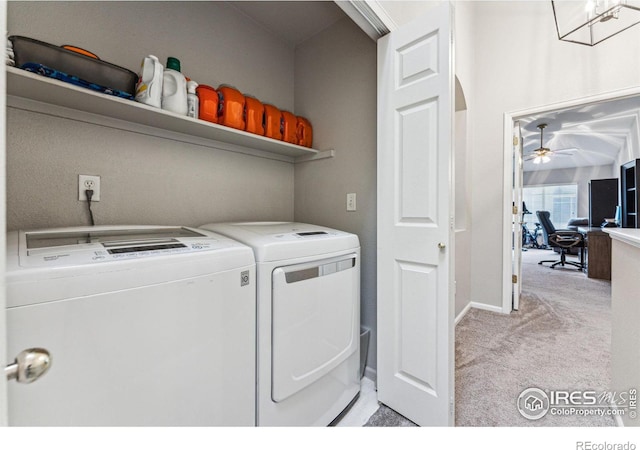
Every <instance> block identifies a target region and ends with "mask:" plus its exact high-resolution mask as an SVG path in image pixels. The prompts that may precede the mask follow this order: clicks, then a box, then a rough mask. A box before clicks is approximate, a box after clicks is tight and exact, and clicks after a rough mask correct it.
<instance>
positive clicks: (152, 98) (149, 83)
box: [136, 55, 163, 108]
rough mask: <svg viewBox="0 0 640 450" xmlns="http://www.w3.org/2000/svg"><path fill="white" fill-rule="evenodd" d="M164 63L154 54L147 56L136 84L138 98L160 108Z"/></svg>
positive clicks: (141, 101)
mask: <svg viewBox="0 0 640 450" xmlns="http://www.w3.org/2000/svg"><path fill="white" fill-rule="evenodd" d="M162 70H163V67H162V64H160V60H158V58H156V57H155V56H153V55H149V56H145V57H144V59H143V60H142V64H141V65H140V76H139V77H138V83H137V84H136V100H137V101H139V102H140V103H144V104H147V105H151V106H155V107H156V108H160V107H161V105H162Z"/></svg>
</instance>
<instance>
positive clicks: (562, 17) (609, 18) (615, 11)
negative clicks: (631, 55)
mask: <svg viewBox="0 0 640 450" xmlns="http://www.w3.org/2000/svg"><path fill="white" fill-rule="evenodd" d="M551 6H552V7H553V17H554V19H555V21H556V31H557V32H558V39H560V40H562V41H567V42H575V43H576V44H583V45H589V46H594V45H596V44H598V43H600V42H602V41H604V40H605V39H609V38H610V37H612V36H615V35H616V34H618V33H620V32H622V31H624V30H626V29H627V28H631V27H632V26H634V25H636V24H638V23H640V0H586V1H567V0H559V1H553V0H552V1H551Z"/></svg>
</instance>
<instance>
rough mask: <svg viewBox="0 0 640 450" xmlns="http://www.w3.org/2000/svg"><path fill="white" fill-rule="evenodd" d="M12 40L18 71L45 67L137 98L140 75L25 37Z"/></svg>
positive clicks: (14, 37)
mask: <svg viewBox="0 0 640 450" xmlns="http://www.w3.org/2000/svg"><path fill="white" fill-rule="evenodd" d="M9 40H11V43H12V44H13V52H14V54H15V62H16V67H18V68H21V67H22V66H23V65H24V64H26V63H36V64H42V65H43V66H46V67H49V68H51V69H55V70H58V71H60V72H64V73H66V74H69V75H74V76H76V77H78V78H81V79H83V80H86V81H88V82H90V83H95V84H98V85H101V86H105V87H108V88H112V89H117V90H120V91H123V92H126V93H129V94H131V95H135V91H136V82H137V81H138V75H137V74H136V73H135V72H132V71H130V70H128V69H125V68H124V67H120V66H116V65H115V64H111V63H108V62H106V61H102V60H99V59H95V58H91V57H89V56H85V55H82V54H80V53H77V52H73V51H71V50H67V49H64V48H62V47H58V46H56V45H52V44H48V43H46V42H42V41H38V40H36V39H31V38H28V37H24V36H9Z"/></svg>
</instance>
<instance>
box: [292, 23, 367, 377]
mask: <svg viewBox="0 0 640 450" xmlns="http://www.w3.org/2000/svg"><path fill="white" fill-rule="evenodd" d="M295 67H296V71H295V79H296V86H295V108H296V111H297V112H298V113H299V114H302V115H308V116H309V117H312V118H313V126H314V147H316V148H319V149H329V148H333V149H335V151H336V156H335V158H332V159H326V160H320V161H314V162H309V163H304V164H297V165H296V169H295V196H294V198H295V218H296V220H298V221H302V222H311V223H318V224H322V225H325V226H329V227H333V228H338V229H342V230H345V231H349V232H352V233H355V234H357V235H358V236H359V238H360V245H361V248H362V266H361V267H362V278H361V292H362V302H361V318H362V323H363V325H365V326H367V327H369V328H371V329H372V334H371V344H370V346H369V354H368V362H367V365H368V366H369V367H373V368H375V367H376V345H375V339H376V335H375V330H376V101H377V100H376V95H377V89H376V73H377V72H376V44H375V42H373V41H372V40H371V39H369V37H367V35H365V34H364V32H362V31H361V30H360V29H359V28H358V27H357V26H356V25H355V24H353V23H352V22H351V21H350V20H349V19H346V18H345V19H343V20H341V21H339V22H337V23H336V24H334V25H333V26H331V27H329V28H328V29H326V30H325V31H323V32H322V33H320V34H318V35H316V36H314V37H312V38H311V39H309V40H307V41H306V42H304V43H303V44H301V45H299V46H298V48H297V49H296V66H295ZM350 192H355V193H356V194H357V211H355V212H347V211H346V194H347V193H350Z"/></svg>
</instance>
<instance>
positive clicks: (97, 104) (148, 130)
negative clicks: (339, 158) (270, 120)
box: [7, 67, 334, 162]
mask: <svg viewBox="0 0 640 450" xmlns="http://www.w3.org/2000/svg"><path fill="white" fill-rule="evenodd" d="M7 95H8V97H7V104H8V106H13V107H16V108H20V109H25V110H30V111H36V112H41V113H45V114H51V115H56V116H61V117H66V118H70V119H74V120H80V121H83V122H89V123H95V124H98V125H103V126H108V127H112V128H118V129H123V130H127V131H132V132H140V133H144V134H151V135H154V136H158V137H164V138H168V139H174V140H179V141H182V142H190V143H194V144H198V145H205V146H208V147H213V148H220V149H222V150H229V151H235V152H238V153H245V154H250V155H253V156H259V157H264V158H269V159H276V160H279V161H286V162H296V160H298V159H299V160H300V162H302V161H309V160H316V159H321V158H330V157H332V156H334V151H333V150H330V151H324V152H320V151H318V150H315V149H312V148H307V147H302V146H299V145H294V144H289V143H287V142H282V141H277V140H275V139H270V138H267V137H264V136H259V135H256V134H252V133H247V132H246V131H240V130H236V129H234V128H229V127H225V126H222V125H218V124H214V123H210V122H206V121H203V120H198V119H193V118H191V117H186V116H181V115H178V114H175V113H172V112H170V111H165V110H162V109H158V108H154V107H151V106H148V105H145V104H142V103H138V102H136V101H133V100H125V99H122V98H118V97H114V96H111V95H107V94H102V93H100V92H95V91H92V90H89V89H85V88H82V87H78V86H74V85H72V84H69V83H64V82H62V81H58V80H55V79H51V78H46V77H43V76H41V75H36V74H33V73H31V72H27V71H25V70H21V69H17V68H15V67H7Z"/></svg>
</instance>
